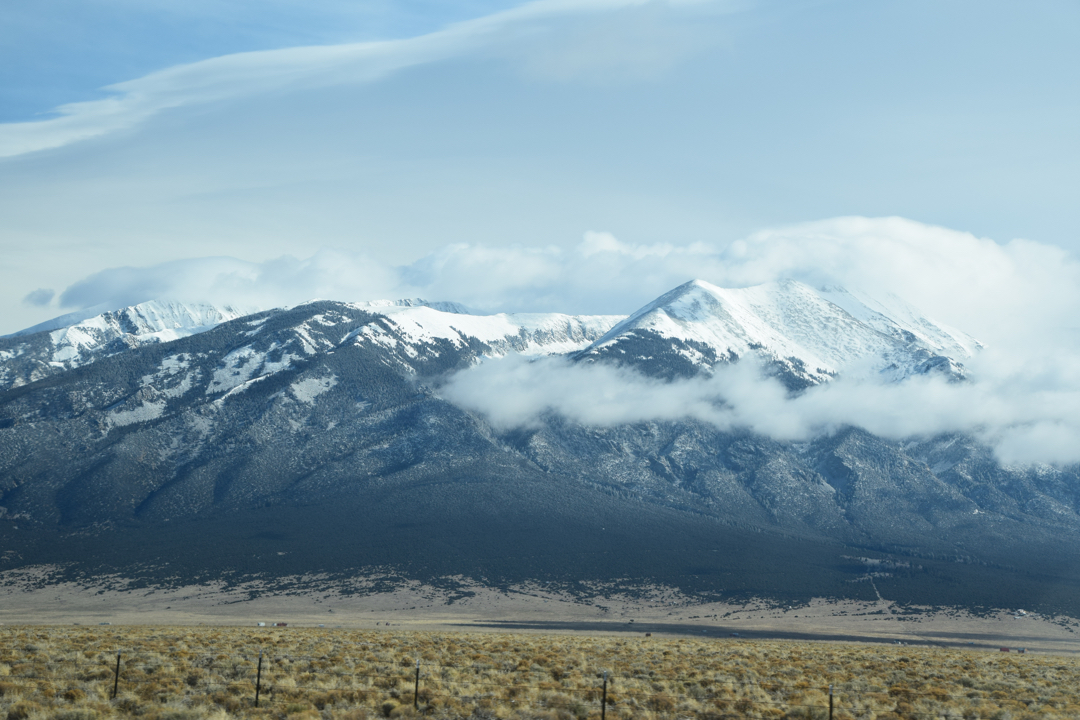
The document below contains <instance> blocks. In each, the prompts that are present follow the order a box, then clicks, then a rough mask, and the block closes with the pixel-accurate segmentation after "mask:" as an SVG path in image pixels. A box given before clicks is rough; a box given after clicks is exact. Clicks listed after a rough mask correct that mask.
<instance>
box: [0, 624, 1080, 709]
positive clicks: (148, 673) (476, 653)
mask: <svg viewBox="0 0 1080 720" xmlns="http://www.w3.org/2000/svg"><path fill="white" fill-rule="evenodd" d="M118 651H119V652H120V653H121V670H120V677H119V683H118V692H117V696H116V698H115V699H112V698H111V695H112V692H113V687H114V681H115V676H114V669H115V665H116V655H117V652H118ZM260 652H262V654H263V666H262V681H261V697H260V702H259V706H258V707H257V708H256V707H255V703H254V701H255V681H256V672H257V665H258V658H259V653H260ZM417 660H419V662H420V683H419V686H420V691H419V695H418V697H414V688H415V678H416V663H417ZM605 672H606V673H608V678H609V680H608V694H607V702H608V704H607V706H606V716H607V717H608V718H612V720H617V719H622V718H642V719H652V718H656V719H660V718H673V719H674V718H714V719H719V718H777V719H780V718H826V717H828V701H829V699H828V687H829V685H830V684H833V685H834V687H835V697H834V702H835V717H836V718H848V719H851V718H864V719H866V720H875V719H877V720H885V719H895V718H956V719H960V718H963V719H965V720H967V719H974V718H995V719H999V720H1005V719H1006V718H1009V719H1014V720H1019V719H1022V718H1049V719H1053V718H1077V717H1080V660H1078V659H1074V658H1073V657H1063V656H1054V655H1036V654H1032V653H1027V654H1019V653H1015V652H1013V653H1001V652H990V651H986V650H979V651H974V650H951V649H939V648H927V647H911V646H906V647H905V646H896V645H883V644H877V645H873V644H828V643H798V642H787V641H750V640H743V639H738V638H725V639H722V640H716V639H713V640H705V639H696V638H683V639H680V638H659V637H644V636H643V635H641V634H636V635H625V636H605V637H588V636H582V635H536V634H528V635H510V634H492V633H469V632H416V631H397V632H395V631H392V630H385V631H374V630H348V629H324V628H288V627H286V628H272V627H266V628H258V627H242V628H241V627H146V626H142V627H139V626H134V627H119V626H49V627H45V626H4V627H0V718H4V717H6V718H7V719H8V720H34V719H35V718H42V719H44V718H50V719H55V720H94V719H96V718H111V717H140V718H146V719H147V720H166V719H172V720H181V719H186V718H227V717H240V718H255V717H272V718H293V719H295V720H300V719H301V718H350V719H355V720H362V719H366V718H372V719H374V718H379V717H390V718H410V717H415V716H418V715H422V716H425V717H432V718H468V717H472V718H478V719H480V718H507V719H510V718H538V719H540V718H542V719H544V720H578V719H582V720H583V719H586V718H599V717H600V715H601V697H602V687H603V677H604V673H605ZM414 701H415V704H416V705H417V706H418V709H414Z"/></svg>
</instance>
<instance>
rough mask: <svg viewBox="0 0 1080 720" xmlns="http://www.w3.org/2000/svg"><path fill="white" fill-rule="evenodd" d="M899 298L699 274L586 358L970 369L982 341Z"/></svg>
mask: <svg viewBox="0 0 1080 720" xmlns="http://www.w3.org/2000/svg"><path fill="white" fill-rule="evenodd" d="M890 300H891V302H889V303H888V304H886V303H883V302H879V301H876V300H874V299H872V298H869V297H868V296H866V295H865V294H862V293H854V292H849V291H847V290H844V289H843V288H830V289H827V290H816V289H814V288H812V287H810V286H808V285H804V284H802V283H799V282H796V281H793V280H785V281H780V282H773V283H767V284H764V285H757V286H754V287H748V288H738V289H725V288H720V287H717V286H715V285H711V284H709V283H707V282H704V281H702V280H694V281H692V282H688V283H686V284H684V285H680V286H679V287H677V288H675V289H674V290H672V291H671V292H668V293H666V294H665V295H663V296H661V297H659V298H657V299H656V300H654V301H653V302H651V303H649V304H648V305H646V306H644V307H643V308H641V309H640V310H638V311H637V312H634V313H633V314H631V315H630V316H629V317H628V318H626V319H625V320H623V321H622V322H620V323H619V324H618V325H616V326H615V327H613V328H612V329H611V330H610V331H609V332H608V333H606V334H605V335H604V336H603V337H602V338H600V339H599V340H598V341H596V342H595V343H594V344H593V345H591V346H590V347H589V348H588V349H586V351H585V352H584V356H585V357H608V358H614V359H617V360H620V361H622V362H627V363H631V364H639V365H642V366H643V367H644V368H646V369H647V368H648V367H650V366H651V365H652V364H654V363H655V362H656V358H657V355H658V354H661V355H662V354H668V355H672V354H674V355H675V356H678V361H681V362H682V363H683V364H684V366H689V367H694V368H705V369H707V368H708V367H710V366H712V365H714V364H715V363H717V362H723V361H734V360H737V359H739V358H743V357H747V356H757V357H758V358H759V359H761V360H764V361H765V362H766V363H767V364H769V365H772V366H773V367H775V368H776V369H778V370H779V371H781V372H782V373H783V374H784V375H785V376H786V378H787V379H789V380H790V381H791V382H792V383H794V384H795V385H805V384H816V383H820V382H825V381H827V380H829V379H830V378H832V377H835V376H837V375H839V374H851V373H866V372H873V373H882V374H885V375H886V377H887V378H888V379H892V380H901V379H903V378H905V377H909V376H911V375H916V374H925V373H927V372H943V373H946V374H947V375H949V376H951V377H955V378H960V377H963V374H964V369H963V361H964V360H966V359H968V358H970V357H971V355H972V353H973V352H974V351H975V350H976V349H978V348H979V347H981V346H980V345H979V343H978V341H976V340H974V339H973V338H971V337H969V336H967V335H965V334H963V333H961V332H959V331H956V330H952V329H951V328H948V327H946V326H944V325H940V324H938V323H935V322H934V321H932V320H929V319H928V318H926V317H923V316H922V315H921V314H920V313H919V312H918V311H917V310H915V309H914V308H911V307H910V306H908V305H906V304H904V303H903V302H902V301H900V300H898V299H896V298H891V299H890ZM678 361H677V360H675V359H672V360H670V361H669V362H667V363H665V367H667V368H672V367H675V366H676V364H677V362H678ZM684 374H685V373H684Z"/></svg>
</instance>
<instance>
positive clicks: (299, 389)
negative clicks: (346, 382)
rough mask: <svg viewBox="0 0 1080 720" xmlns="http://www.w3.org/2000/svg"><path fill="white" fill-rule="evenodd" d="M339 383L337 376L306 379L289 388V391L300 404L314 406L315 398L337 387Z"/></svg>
mask: <svg viewBox="0 0 1080 720" xmlns="http://www.w3.org/2000/svg"><path fill="white" fill-rule="evenodd" d="M337 383H338V379H337V376H336V375H330V376H329V377H323V378H306V379H304V380H300V381H298V382H294V383H293V384H292V385H290V386H289V390H290V392H292V395H293V397H294V398H296V399H297V400H299V401H300V402H302V403H307V404H308V405H314V404H315V398H317V397H318V396H320V395H322V394H323V393H324V392H326V391H328V390H329V389H330V388H332V387H334V386H335V385H337Z"/></svg>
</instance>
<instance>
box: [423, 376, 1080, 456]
mask: <svg viewBox="0 0 1080 720" xmlns="http://www.w3.org/2000/svg"><path fill="white" fill-rule="evenodd" d="M1052 365H1053V368H1052V369H1050V368H1047V367H1043V368H1025V369H1024V371H1022V372H1000V371H999V370H998V369H996V368H995V367H994V363H993V362H992V361H987V360H985V359H983V360H982V361H981V362H980V361H976V363H975V368H974V370H975V372H974V377H975V380H974V381H972V382H967V383H949V382H947V381H946V380H944V379H940V378H933V377H916V378H911V379H908V380H906V381H905V382H903V383H900V384H896V383H887V382H884V381H881V382H875V381H873V380H872V379H867V378H859V379H846V378H840V379H838V380H835V381H833V382H831V383H828V384H825V385H821V386H818V387H814V388H811V389H809V390H807V391H806V392H804V393H802V394H800V395H797V396H791V395H789V394H788V392H787V390H786V389H785V388H784V387H783V386H782V385H781V384H780V383H779V382H778V381H776V380H775V379H773V378H770V377H767V376H765V375H763V374H762V372H761V368H760V367H758V366H756V365H755V364H754V363H753V362H751V361H743V362H740V363H737V364H735V365H730V366H720V367H718V368H717V369H716V372H715V374H714V375H713V376H712V377H708V378H694V379H689V380H675V381H672V382H665V381H661V380H655V379H652V378H648V377H645V376H643V375H641V374H639V373H637V372H636V371H633V370H629V369H626V368H620V367H612V366H608V365H600V364H579V363H573V362H570V361H568V360H565V359H562V358H542V359H528V358H523V357H519V356H510V357H507V358H503V359H498V360H488V361H486V362H484V363H483V364H481V365H480V366H478V367H475V368H472V369H469V370H465V371H462V372H459V373H457V374H456V375H454V376H452V377H451V378H450V379H449V380H448V381H447V383H446V384H445V385H444V386H443V387H442V388H441V389H440V393H441V394H442V395H443V396H444V397H445V398H447V399H448V400H450V401H451V402H454V403H455V404H457V405H459V406H461V407H464V408H466V409H468V410H471V411H473V412H477V413H480V414H482V415H484V416H485V417H487V418H488V420H489V421H490V422H491V423H492V424H493V425H494V426H495V427H496V428H499V429H502V430H507V429H511V428H517V427H537V426H539V425H540V424H541V423H542V422H543V419H544V418H545V417H546V416H548V415H551V414H555V415H559V416H562V417H564V418H567V419H569V420H571V421H574V422H577V423H581V424H584V425H587V426H594V427H595V426H612V425H620V424H626V423H640V422H653V421H674V420H682V419H688V418H689V419H694V420H700V421H702V422H706V423H709V424H711V425H714V426H716V427H717V428H719V429H720V430H724V431H732V430H737V431H750V432H754V433H758V434H761V435H765V436H768V437H771V438H773V439H776V440H781V441H807V440H812V439H814V438H817V437H821V436H823V435H828V434H831V433H834V432H836V431H837V430H839V429H841V428H844V427H850V426H856V427H861V428H863V429H865V430H867V431H869V432H871V433H873V434H875V435H878V436H880V437H885V438H890V439H893V440H905V439H912V438H929V437H933V436H937V435H942V434H947V433H965V434H969V435H972V436H974V437H976V438H977V439H979V440H980V441H981V442H983V443H985V444H986V445H988V446H989V447H991V448H993V449H994V452H995V454H996V455H997V457H998V459H999V460H1001V461H1002V462H1003V463H1005V464H1010V465H1014V464H1015V465H1027V464H1031V463H1058V464H1071V463H1077V462H1080V363H1078V362H1075V361H1072V360H1067V361H1066V362H1064V363H1061V364H1058V363H1052ZM1044 370H1050V371H1051V372H1052V373H1055V374H1060V373H1062V372H1065V373H1067V374H1068V375H1069V376H1070V377H1068V378H1067V379H1066V378H1058V382H1055V383H1053V384H1052V385H1048V384H1047V383H1046V378H1045V377H1040V375H1041V371H1044ZM1063 380H1064V382H1061V381H1063Z"/></svg>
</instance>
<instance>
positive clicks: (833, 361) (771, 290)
mask: <svg viewBox="0 0 1080 720" xmlns="http://www.w3.org/2000/svg"><path fill="white" fill-rule="evenodd" d="M339 304H340V305H342V306H343V307H348V308H350V309H353V310H360V311H365V312H370V313H374V314H376V315H378V316H379V317H380V318H382V319H381V320H380V321H379V322H376V323H366V324H363V325H362V326H358V327H355V328H349V331H348V333H347V335H348V338H349V340H350V341H352V342H357V343H361V342H371V343H377V344H381V345H383V346H385V347H386V348H387V349H390V350H391V351H392V352H393V353H395V354H396V355H399V356H400V357H399V362H400V363H401V364H402V365H403V366H409V365H410V364H411V362H412V360H413V359H415V358H417V357H422V356H427V355H432V354H434V355H435V356H437V355H438V353H439V346H440V345H441V344H443V343H447V342H449V343H451V344H452V345H454V346H455V347H463V346H466V345H470V344H472V345H474V346H475V347H476V351H477V354H478V356H481V357H483V356H487V357H490V356H498V355H504V354H506V353H510V352H517V353H522V354H526V355H555V354H567V355H568V354H573V353H579V357H581V358H585V359H597V358H601V357H604V358H609V359H613V360H616V361H618V362H624V363H629V364H633V365H636V366H638V367H639V368H640V369H642V370H643V371H645V372H653V373H657V374H660V375H666V376H673V375H687V374H692V373H695V372H700V371H706V372H707V371H708V370H709V369H710V368H711V367H712V366H713V365H715V364H716V363H718V362H732V361H736V360H738V359H739V358H743V357H747V356H756V357H758V358H759V359H761V360H763V361H765V362H766V363H767V364H768V365H770V366H772V367H773V368H775V369H776V370H777V371H778V372H779V373H780V374H781V375H782V376H783V377H784V378H785V379H786V380H787V381H788V382H789V385H791V386H792V387H793V388H797V387H804V386H806V385H812V384H816V383H820V382H825V381H827V380H829V379H830V378H832V377H835V376H837V375H838V374H845V373H864V372H874V373H880V374H884V375H885V376H886V377H887V378H888V379H892V380H902V379H903V378H905V377H909V376H911V375H917V374H925V373H927V372H942V373H945V374H947V375H949V376H950V377H954V378H961V377H963V375H964V367H963V362H964V361H965V360H966V359H967V358H969V357H971V355H972V353H973V352H975V351H976V350H977V349H978V348H979V347H981V346H980V345H979V343H978V341H976V340H974V339H973V338H971V337H969V336H967V335H965V334H964V333H962V332H959V331H957V330H953V329H951V328H948V327H946V326H944V325H941V324H939V323H935V322H934V321H932V320H929V319H928V318H926V317H924V316H923V315H921V314H920V313H919V312H918V311H917V310H916V309H914V308H912V307H910V306H909V305H906V304H905V303H903V301H901V300H899V299H898V298H887V299H886V300H885V301H881V300H877V299H874V298H871V297H869V296H868V295H866V294H864V293H858V292H853V291H848V290H845V289H843V288H835V287H834V288H828V289H824V290H817V289H814V288H811V287H809V286H807V285H804V284H802V283H798V282H794V281H781V282H775V283H768V284H765V285H758V286H755V287H749V288H738V289H724V288H719V287H716V286H715V285H711V284H709V283H707V282H704V281H701V280H694V281H692V282H689V283H686V284H684V285H681V286H679V287H677V288H675V289H674V290H672V291H671V292H668V293H666V294H665V295H663V296H661V297H659V298H657V299H656V300H654V301H653V302H651V303H649V304H648V305H646V306H644V307H643V308H641V309H639V310H638V311H636V312H634V313H633V314H631V315H630V316H629V317H624V316H617V315H598V316H585V315H564V314H559V313H516V314H514V313H498V314H492V315H481V314H476V313H473V312H471V311H470V310H469V309H468V308H466V307H464V306H462V305H458V304H456V303H452V302H428V301H425V300H420V299H406V300H375V301H367V302H357V303H339ZM255 312H256V311H255V309H252V308H235V307H232V306H224V307H219V306H215V305H209V304H185V303H179V302H167V301H155V302H147V303H142V304H140V305H135V306H132V307H128V308H123V309H121V310H117V311H112V312H105V313H101V314H98V315H95V316H93V317H88V318H83V317H81V316H69V319H72V320H76V321H74V322H72V323H71V324H69V325H61V323H62V322H63V320H64V319H63V318H58V319H56V320H54V321H50V322H49V323H45V324H43V326H38V327H42V328H45V329H47V333H46V332H44V331H39V332H37V333H34V332H31V331H32V330H33V328H30V329H28V330H27V331H23V332H21V333H17V334H15V335H12V336H9V337H8V338H2V339H0V388H10V387H18V386H20V385H24V384H26V383H29V382H33V381H35V380H39V379H42V378H44V377H47V376H49V375H52V374H55V373H57V372H61V371H64V370H68V369H72V368H75V367H80V366H82V365H86V364H87V363H90V362H93V361H94V360H95V359H97V358H99V357H102V356H106V355H111V354H115V353H117V352H122V351H123V350H125V349H127V348H133V347H138V346H141V345H145V344H151V343H162V342H169V341H172V340H176V339H178V338H181V337H186V336H189V335H193V334H196V333H200V332H205V331H207V330H209V329H211V328H214V327H216V326H218V325H220V324H221V323H224V322H228V321H230V320H235V319H238V318H241V317H245V316H247V315H250V314H254V313H255ZM269 312H270V314H274V313H280V312H282V311H281V310H273V311H269ZM259 317H265V314H263V315H259ZM338 322H345V320H342V319H340V318H339V319H338V320H331V319H330V318H329V316H322V317H321V319H319V320H318V321H316V322H315V326H317V327H316V330H317V331H316V332H315V335H319V334H320V333H323V334H325V333H324V331H325V330H326V328H328V327H329V326H330V325H331V324H334V323H338ZM257 324H258V323H255V325H257ZM315 326H313V327H315ZM253 327H254V326H253ZM338 329H339V330H340V328H338ZM311 331H312V327H307V328H306V329H305V328H298V332H300V333H302V334H303V333H307V334H308V337H307V339H305V338H303V337H301V338H299V339H298V342H299V347H300V351H299V352H300V355H307V354H311V353H312V352H315V345H313V344H312V342H314V341H312V340H311V337H313V336H311V335H310V333H311ZM248 332H250V333H251V334H255V333H257V332H258V329H257V327H256V329H253V330H249V331H248ZM331 334H335V333H331ZM340 341H341V339H337V340H331V339H330V338H329V337H328V336H327V337H323V338H322V340H321V341H320V342H321V344H322V347H321V349H322V350H329V349H331V348H332V346H333V345H334V344H335V343H337V342H340ZM244 362H245V363H247V364H250V362H251V360H250V358H249V359H246V360H244ZM245 367H246V365H245Z"/></svg>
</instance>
